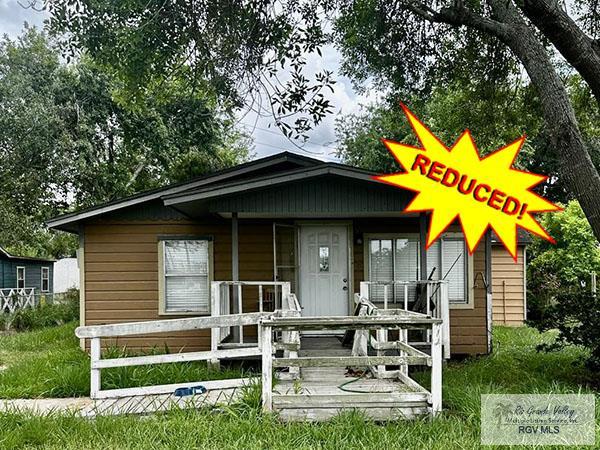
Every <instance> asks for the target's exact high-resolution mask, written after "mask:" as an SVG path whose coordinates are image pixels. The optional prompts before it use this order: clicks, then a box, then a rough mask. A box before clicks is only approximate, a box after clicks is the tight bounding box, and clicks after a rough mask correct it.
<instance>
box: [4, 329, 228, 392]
mask: <svg viewBox="0 0 600 450" xmlns="http://www.w3.org/2000/svg"><path fill="white" fill-rule="evenodd" d="M76 326H77V324H76V323H75V322H71V323H68V324H66V325H62V326H58V327H48V328H43V329H41V330H36V331H29V332H25V333H15V334H10V335H4V336H0V366H4V369H3V370H1V371H0V398H38V397H81V396H89V394H90V359H89V357H88V355H87V354H85V353H84V352H82V351H81V349H80V348H79V340H78V339H77V338H76V337H75V328H76ZM160 351H162V352H163V353H164V349H160ZM109 356H112V357H117V356H125V352H124V351H123V349H117V348H114V349H110V353H109ZM239 376H240V370H238V369H231V370H222V371H220V372H216V371H214V370H210V369H209V368H208V367H207V365H206V364H205V363H201V362H189V363H178V364H162V365H155V366H152V367H149V366H137V367H119V368H114V369H105V370H103V371H102V387H103V389H112V388H125V387H135V386H146V385H154V384H166V383H179V382H185V381H198V380H209V379H222V378H236V377H239Z"/></svg>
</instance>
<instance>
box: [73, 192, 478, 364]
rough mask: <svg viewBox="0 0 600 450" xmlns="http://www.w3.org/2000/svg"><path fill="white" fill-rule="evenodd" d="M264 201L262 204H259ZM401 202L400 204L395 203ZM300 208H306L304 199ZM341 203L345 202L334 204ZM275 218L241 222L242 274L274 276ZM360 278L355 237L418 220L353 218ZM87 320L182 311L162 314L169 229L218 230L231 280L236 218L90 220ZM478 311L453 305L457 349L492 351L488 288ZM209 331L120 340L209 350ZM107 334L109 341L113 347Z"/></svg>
mask: <svg viewBox="0 0 600 450" xmlns="http://www.w3.org/2000/svg"><path fill="white" fill-rule="evenodd" d="M314 194H315V197H314V198H312V199H304V201H306V202H307V205H306V207H310V205H311V204H312V203H314V202H318V201H321V200H319V198H318V195H317V194H318V191H317V190H315V192H314ZM280 197H281V196H278V195H275V196H274V197H273V198H272V199H270V201H271V202H275V203H279V202H281V201H283V198H284V197H281V198H280ZM255 206H258V207H260V205H255ZM391 206H394V204H393V202H392V203H390V207H391ZM295 207H299V206H298V205H296V206H295ZM333 207H334V208H343V207H344V205H342V204H341V203H339V202H334V204H333ZM272 227H273V225H272V221H268V220H256V221H249V220H240V221H239V262H240V264H239V267H240V279H241V280H247V281H268V280H272V279H273V247H272V245H273V236H272V232H273V231H272V230H273V228H272ZM353 229H354V236H350V238H351V239H352V240H353V254H354V261H353V265H352V268H353V279H354V292H358V291H359V283H360V281H362V280H363V279H364V260H363V259H364V256H363V255H364V253H363V243H360V244H359V243H357V242H360V240H357V239H355V237H356V236H360V235H362V234H363V233H378V232H381V233H395V232H397V233H403V232H417V231H418V218H397V219H377V220H372V219H356V220H354V224H353ZM84 231H85V242H84V245H85V273H86V277H85V286H84V289H85V301H86V308H85V323H86V324H87V325H98V324H106V323H123V322H131V321H141V320H158V319H164V318H174V317H176V316H160V315H159V314H158V286H157V282H158V245H157V239H158V236H161V235H168V234H174V235H202V236H212V238H213V246H214V261H213V262H214V265H213V268H214V269H213V270H214V279H216V280H230V279H231V235H230V233H231V224H230V222H229V221H228V220H224V219H218V218H214V219H207V220H206V221H201V222H198V223H195V222H191V221H184V220H177V221H176V222H166V221H162V222H156V221H154V222H144V221H130V222H125V221H113V222H110V221H106V220H105V221H98V222H94V223H87V224H86V225H85V230H84ZM484 251H485V250H484V246H480V248H479V249H478V250H477V251H476V253H475V255H474V265H475V267H474V272H475V279H478V278H479V279H481V277H477V274H478V273H479V272H483V271H484V270H485V255H484ZM474 289H475V290H474V295H475V304H474V308H473V309H452V310H451V312H450V317H451V327H452V330H451V345H452V352H453V354H460V353H466V354H478V353H485V352H486V351H487V338H486V306H485V290H484V288H483V287H482V286H478V285H476V286H475V288H474ZM243 297H244V298H243V300H244V310H245V311H256V310H257V309H258V302H257V299H258V296H257V288H252V287H244V289H243ZM245 333H247V335H249V336H252V335H256V327H246V328H245ZM209 336H210V333H209V332H208V331H192V332H182V333H172V334H169V335H150V336H139V337H138V336H134V337H128V338H123V339H119V340H118V345H120V346H128V347H130V348H132V349H134V350H135V349H149V348H154V347H158V348H163V347H164V346H165V345H167V346H168V347H169V349H170V350H171V351H177V350H179V349H181V348H186V349H193V350H206V349H208V348H209V347H210V338H209ZM113 344H114V342H112V341H109V340H106V342H105V343H104V346H105V347H106V346H109V345H113Z"/></svg>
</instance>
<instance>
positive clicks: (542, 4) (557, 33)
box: [516, 0, 600, 103]
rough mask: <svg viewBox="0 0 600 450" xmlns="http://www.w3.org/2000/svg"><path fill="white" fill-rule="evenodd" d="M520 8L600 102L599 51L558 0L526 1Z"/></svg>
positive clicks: (521, 3) (520, 2)
mask: <svg viewBox="0 0 600 450" xmlns="http://www.w3.org/2000/svg"><path fill="white" fill-rule="evenodd" d="M516 4H517V6H518V7H519V8H520V9H521V11H523V13H524V14H525V15H526V16H527V18H528V19H529V20H531V22H532V23H533V24H534V25H535V26H536V27H537V28H538V29H539V30H540V31H541V32H542V33H543V34H544V36H545V37H547V38H548V39H549V40H550V42H552V44H553V45H554V46H555V47H556V48H557V49H558V51H559V52H560V53H561V54H562V55H563V56H564V58H565V59H566V60H567V61H568V62H569V64H571V65H572V66H573V67H574V68H575V69H576V70H577V71H578V72H579V74H580V75H581V76H582V77H583V79H584V80H585V81H586V82H587V83H588V85H589V86H590V89H591V90H592V93H593V94H594V97H596V101H598V102H599V103H600V49H599V46H598V45H597V43H596V42H595V41H594V40H593V39H592V38H590V37H589V36H588V35H587V34H586V33H585V32H584V31H583V30H582V29H581V28H580V27H579V26H578V25H577V23H576V22H575V21H574V20H573V19H572V18H571V17H569V15H568V14H567V12H566V11H565V10H563V9H562V8H561V7H560V6H559V5H558V4H557V2H556V1H552V0H523V1H517V2H516Z"/></svg>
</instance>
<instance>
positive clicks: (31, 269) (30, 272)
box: [0, 247, 54, 295]
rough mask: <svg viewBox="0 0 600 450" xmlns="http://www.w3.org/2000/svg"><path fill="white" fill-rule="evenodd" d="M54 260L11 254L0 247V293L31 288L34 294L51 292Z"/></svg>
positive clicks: (6, 293)
mask: <svg viewBox="0 0 600 450" xmlns="http://www.w3.org/2000/svg"><path fill="white" fill-rule="evenodd" d="M53 274H54V260H52V259H44V258H31V257H28V256H15V255H11V254H10V253H9V252H8V251H6V250H5V249H3V248H2V247H0V295H3V294H4V295H9V293H10V292H11V291H14V290H22V289H26V290H27V291H28V292H29V291H30V290H31V289H33V293H34V295H42V294H51V293H52V292H53Z"/></svg>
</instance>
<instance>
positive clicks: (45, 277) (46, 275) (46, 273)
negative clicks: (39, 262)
mask: <svg viewBox="0 0 600 450" xmlns="http://www.w3.org/2000/svg"><path fill="white" fill-rule="evenodd" d="M49 291H50V268H48V267H42V292H49Z"/></svg>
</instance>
